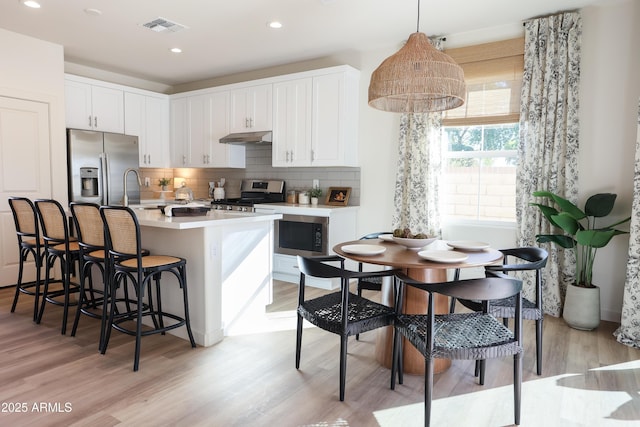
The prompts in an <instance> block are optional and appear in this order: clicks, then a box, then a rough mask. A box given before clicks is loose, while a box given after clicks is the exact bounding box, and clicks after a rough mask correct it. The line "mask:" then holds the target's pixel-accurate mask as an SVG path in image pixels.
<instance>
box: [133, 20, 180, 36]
mask: <svg viewBox="0 0 640 427" xmlns="http://www.w3.org/2000/svg"><path fill="white" fill-rule="evenodd" d="M142 26H143V27H146V28H148V29H150V30H151V31H155V32H156V33H166V32H168V33H177V32H178V31H182V30H185V29H187V28H189V27H186V26H184V25H182V24H178V23H177V22H172V21H169V20H168V19H164V18H157V19H154V20H153V21H150V22H147V23H146V24H142Z"/></svg>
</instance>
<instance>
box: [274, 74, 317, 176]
mask: <svg viewBox="0 0 640 427" xmlns="http://www.w3.org/2000/svg"><path fill="white" fill-rule="evenodd" d="M311 82H312V80H311V78H305V79H298V80H292V81H288V82H282V83H276V84H274V85H273V146H272V159H271V160H272V165H273V166H276V167H278V166H279V167H283V166H309V165H311Z"/></svg>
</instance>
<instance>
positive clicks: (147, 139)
mask: <svg viewBox="0 0 640 427" xmlns="http://www.w3.org/2000/svg"><path fill="white" fill-rule="evenodd" d="M124 111H125V121H124V123H125V126H124V133H125V134H127V135H134V136H137V137H138V147H139V156H140V160H139V162H140V167H156V168H164V167H167V166H168V165H169V99H168V98H166V97H155V96H148V95H142V94H138V93H131V92H125V94H124Z"/></svg>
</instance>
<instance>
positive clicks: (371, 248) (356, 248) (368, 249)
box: [342, 245, 387, 255]
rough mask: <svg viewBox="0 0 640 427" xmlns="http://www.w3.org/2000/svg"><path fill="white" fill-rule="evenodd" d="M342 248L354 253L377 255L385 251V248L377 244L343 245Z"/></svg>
mask: <svg viewBox="0 0 640 427" xmlns="http://www.w3.org/2000/svg"><path fill="white" fill-rule="evenodd" d="M342 250H343V251H345V252H346V253H348V254H355V255H378V254H381V253H383V252H384V251H386V250H387V248H385V247H384V246H378V245H345V246H343V247H342Z"/></svg>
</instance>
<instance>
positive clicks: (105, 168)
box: [100, 153, 111, 205]
mask: <svg viewBox="0 0 640 427" xmlns="http://www.w3.org/2000/svg"><path fill="white" fill-rule="evenodd" d="M100 164H101V168H100V169H101V171H102V176H101V179H100V181H101V182H102V194H101V196H102V197H101V199H102V204H104V205H109V204H111V202H110V200H109V199H108V198H107V195H108V194H109V186H110V184H111V182H109V181H110V180H109V176H110V173H111V171H110V170H109V158H108V157H107V153H102V154H100Z"/></svg>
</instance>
